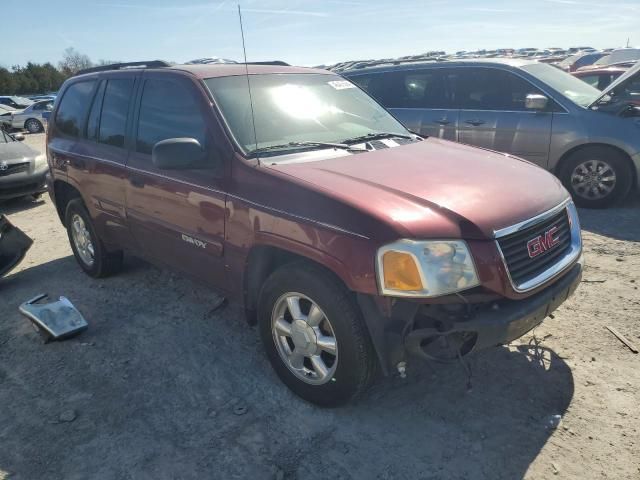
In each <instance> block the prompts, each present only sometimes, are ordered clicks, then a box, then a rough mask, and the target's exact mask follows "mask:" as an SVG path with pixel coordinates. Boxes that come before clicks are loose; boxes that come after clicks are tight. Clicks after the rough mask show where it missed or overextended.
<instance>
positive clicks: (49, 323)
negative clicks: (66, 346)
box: [19, 293, 88, 343]
mask: <svg viewBox="0 0 640 480" xmlns="http://www.w3.org/2000/svg"><path fill="white" fill-rule="evenodd" d="M45 298H47V294H46V293H42V294H40V295H37V296H35V297H33V298H32V299H31V300H28V301H26V302H25V303H23V304H22V305H20V307H19V310H20V313H22V314H23V315H25V316H26V317H27V318H28V319H29V320H31V323H32V324H33V326H34V328H35V329H36V331H38V332H39V333H40V334H41V335H42V336H43V338H44V340H45V343H47V342H49V341H52V340H63V339H65V338H69V337H72V336H74V335H77V334H79V333H80V332H82V331H84V330H86V328H87V327H88V324H87V321H86V320H85V319H84V317H83V316H82V314H81V313H80V312H79V311H78V310H77V309H76V307H74V306H73V304H72V303H71V302H70V301H69V299H68V298H66V297H60V299H59V300H57V301H55V302H50V303H40V304H39V303H36V302H38V301H40V300H43V299H45Z"/></svg>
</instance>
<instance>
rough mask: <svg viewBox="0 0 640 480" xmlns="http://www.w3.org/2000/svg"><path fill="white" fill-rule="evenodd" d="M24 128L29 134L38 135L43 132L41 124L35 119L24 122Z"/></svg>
mask: <svg viewBox="0 0 640 480" xmlns="http://www.w3.org/2000/svg"><path fill="white" fill-rule="evenodd" d="M24 128H26V129H27V131H28V132H29V133H39V132H41V131H43V130H44V128H43V127H42V123H40V121H39V120H37V119H35V118H29V119H28V120H27V121H26V122H24Z"/></svg>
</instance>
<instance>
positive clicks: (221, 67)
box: [168, 63, 332, 78]
mask: <svg viewBox="0 0 640 480" xmlns="http://www.w3.org/2000/svg"><path fill="white" fill-rule="evenodd" d="M168 68H170V69H174V70H183V71H187V72H190V73H192V74H193V75H195V76H196V77H198V78H211V77H231V76H234V75H246V73H247V70H248V71H249V75H264V74H270V73H271V74H272V73H323V74H332V73H331V72H329V71H327V70H321V69H318V68H305V67H288V66H287V67H285V66H281V65H246V66H245V65H244V64H242V63H237V64H234V63H226V64H224V63H220V64H204V65H202V64H200V65H199V64H194V65H173V66H171V67H168Z"/></svg>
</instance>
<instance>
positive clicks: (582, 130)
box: [341, 58, 640, 208]
mask: <svg viewBox="0 0 640 480" xmlns="http://www.w3.org/2000/svg"><path fill="white" fill-rule="evenodd" d="M639 71H640V65H636V66H635V67H633V68H631V69H630V70H629V71H628V72H627V73H625V74H624V75H622V76H621V77H620V78H619V79H618V80H617V81H616V82H614V83H613V84H611V85H610V86H609V88H608V89H606V90H605V91H603V92H601V91H599V90H597V89H595V88H593V87H592V86H590V85H588V84H586V83H585V82H583V81H581V80H579V79H577V78H575V77H573V76H571V75H569V74H568V73H565V72H563V71H562V70H560V69H558V68H556V67H553V66H550V65H547V64H544V63H539V62H535V61H527V60H513V59H496V58H492V59H477V60H464V61H438V62H425V63H399V64H388V65H379V66H375V67H368V68H367V67H365V68H359V69H353V70H348V71H344V72H341V74H342V75H343V76H345V77H347V78H349V79H350V80H351V81H352V82H354V83H356V84H357V85H358V86H360V87H361V88H362V89H364V90H365V91H367V92H368V93H369V94H370V95H371V96H373V97H374V98H375V99H376V100H378V101H379V102H380V103H381V104H382V105H384V106H385V107H386V108H387V109H388V110H389V111H390V112H391V113H392V114H393V115H395V116H396V117H397V118H398V119H399V120H400V121H401V122H402V123H404V125H405V126H406V127H407V128H408V129H410V130H412V131H414V132H416V133H419V134H421V135H428V136H434V137H440V138H443V139H447V140H453V141H457V142H462V143H467V144H470V145H475V146H478V147H484V148H488V149H491V150H497V151H500V152H505V153H508V154H512V155H514V156H518V157H521V158H524V159H526V160H529V161H531V162H533V163H536V164H537V165H539V166H541V167H543V168H546V169H548V170H550V171H552V172H554V173H555V174H556V175H557V176H558V177H559V178H560V179H561V180H562V182H563V183H564V185H565V186H566V187H567V189H569V190H570V191H571V193H572V195H573V197H574V199H575V201H576V203H577V204H578V205H580V206H583V207H592V208H600V207H606V206H609V205H611V204H613V203H614V202H616V201H618V200H620V199H622V198H624V197H626V196H627V194H628V193H629V191H630V190H631V189H632V188H633V187H636V186H637V184H638V176H639V173H640V98H638V96H637V92H635V91H630V90H629V88H630V86H633V89H635V88H636V87H637V83H638V81H639V80H640V76H639Z"/></svg>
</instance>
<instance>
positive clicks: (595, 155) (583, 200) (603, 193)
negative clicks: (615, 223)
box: [559, 146, 633, 208]
mask: <svg viewBox="0 0 640 480" xmlns="http://www.w3.org/2000/svg"><path fill="white" fill-rule="evenodd" d="M559 176H560V180H562V183H563V184H564V186H565V188H566V189H567V190H569V192H570V193H571V195H572V196H573V199H574V201H575V203H576V204H577V205H578V206H580V207H586V208H605V207H609V206H611V205H613V204H614V203H616V202H618V201H620V200H622V199H624V198H625V197H626V196H627V194H628V193H629V190H630V189H631V185H632V181H633V179H632V170H631V167H630V165H629V162H628V161H627V159H626V158H625V157H624V155H623V154H622V153H620V152H619V151H617V150H614V149H612V148H609V147H599V146H598V147H588V148H584V149H582V150H578V151H576V152H574V153H572V154H571V155H570V156H569V158H567V161H566V163H565V164H564V166H563V168H562V169H561V171H560V175H559Z"/></svg>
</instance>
